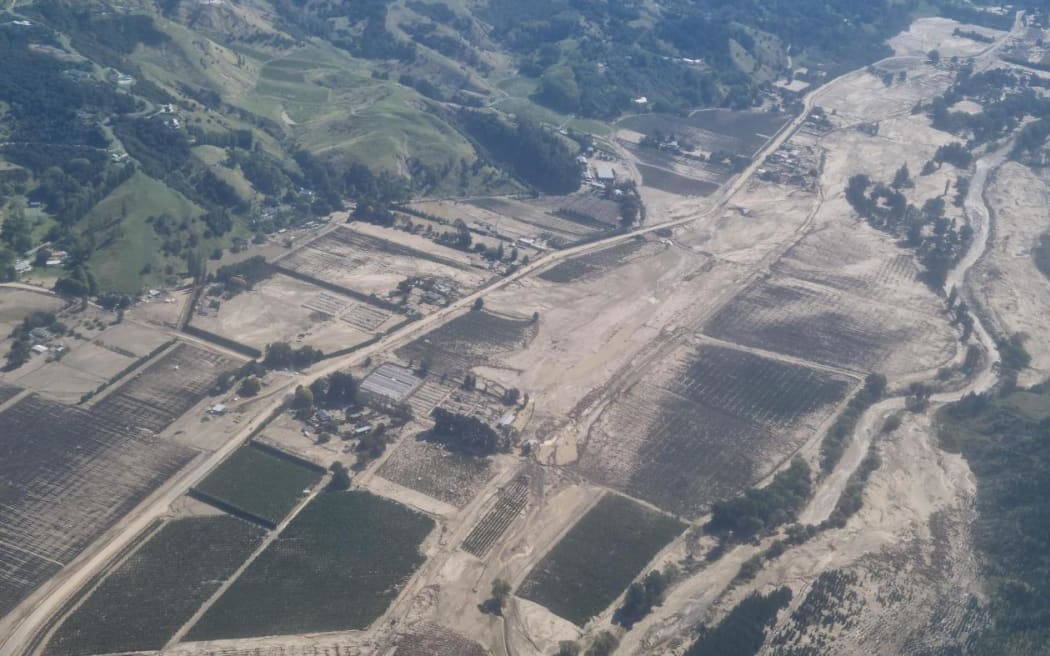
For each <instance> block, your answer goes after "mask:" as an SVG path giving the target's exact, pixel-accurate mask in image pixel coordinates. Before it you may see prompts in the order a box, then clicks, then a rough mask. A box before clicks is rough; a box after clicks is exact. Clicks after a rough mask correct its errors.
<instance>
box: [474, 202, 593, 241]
mask: <svg viewBox="0 0 1050 656" xmlns="http://www.w3.org/2000/svg"><path fill="white" fill-rule="evenodd" d="M570 198H571V197H570ZM469 204H470V205H473V206H475V207H479V208H481V209H483V210H487V211H489V212H492V213H493V214H497V215H499V216H502V217H507V218H509V219H511V220H513V221H517V222H520V223H523V224H526V225H528V226H531V227H532V230H530V233H532V234H535V233H536V231H539V233H540V234H542V233H545V232H546V233H550V234H551V235H553V236H555V237H559V238H561V239H563V240H566V241H573V240H574V239H579V238H580V237H583V236H586V235H590V234H594V233H595V232H596V228H597V226H595V225H593V224H588V223H581V222H580V221H573V220H571V219H567V218H564V217H560V216H556V214H555V213H556V212H557V210H558V209H559V208H560V207H562V206H563V205H564V204H565V201H563V200H562V199H560V198H559V199H550V200H547V201H543V202H539V201H536V202H534V201H524V200H516V199H513V198H479V199H477V200H473V201H470V202H469ZM500 225H502V223H501V224H500Z"/></svg>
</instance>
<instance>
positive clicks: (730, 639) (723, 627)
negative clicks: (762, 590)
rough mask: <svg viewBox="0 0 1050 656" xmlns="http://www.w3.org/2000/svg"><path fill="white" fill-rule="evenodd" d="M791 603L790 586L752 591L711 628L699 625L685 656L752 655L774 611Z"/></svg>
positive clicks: (762, 640) (760, 646)
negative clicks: (765, 592) (697, 633)
mask: <svg viewBox="0 0 1050 656" xmlns="http://www.w3.org/2000/svg"><path fill="white" fill-rule="evenodd" d="M790 602H791V589H790V588H786V587H784V588H779V589H777V590H774V591H773V592H770V593H769V594H767V595H762V594H759V593H757V592H752V593H751V594H750V595H748V596H747V597H745V598H744V600H743V601H741V602H740V603H739V604H737V605H736V607H734V608H733V610H731V611H729V614H728V615H726V616H725V618H724V619H723V620H722V621H721V622H720V623H719V624H718V626H716V627H715V628H713V629H711V628H707V627H701V628H700V637H698V638H697V639H696V642H694V643H693V645H692V646H691V647H689V649H688V651H686V652H685V654H686V656H726V654H733V656H754V654H757V653H758V650H759V649H761V648H762V643H763V642H764V641H765V639H766V629H767V628H768V627H770V626H773V624H774V623H775V622H776V618H777V613H779V612H780V609H782V608H784V607H785V606H787V605H788V604H789V603H790Z"/></svg>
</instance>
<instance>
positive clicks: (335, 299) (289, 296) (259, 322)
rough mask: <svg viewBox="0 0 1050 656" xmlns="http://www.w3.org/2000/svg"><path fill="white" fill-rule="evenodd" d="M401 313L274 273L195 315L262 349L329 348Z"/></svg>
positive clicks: (208, 326)
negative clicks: (215, 307)
mask: <svg viewBox="0 0 1050 656" xmlns="http://www.w3.org/2000/svg"><path fill="white" fill-rule="evenodd" d="M202 305H206V304H205V303H202ZM400 319H401V317H400V315H398V314H396V313H394V312H393V311H392V310H389V309H384V308H381V307H378V306H376V305H373V304H371V303H368V302H365V301H362V300H359V299H353V298H351V297H349V296H347V295H345V294H340V293H338V292H335V291H333V290H328V289H323V288H321V287H318V286H317V285H314V284H312V283H309V282H306V281H303V280H297V279H295V278H292V277H289V276H286V275H283V274H276V275H274V276H272V277H270V278H268V279H267V280H265V281H263V282H261V283H258V284H257V285H255V287H254V288H253V289H252V291H251V292H250V293H246V294H238V295H237V296H235V297H233V298H232V299H229V300H226V301H222V302H221V305H220V306H219V309H218V310H213V309H207V310H206V314H204V315H200V314H198V315H197V316H194V317H193V320H192V321H193V325H194V326H197V327H199V328H202V329H204V330H207V331H208V332H211V333H215V334H216V335H220V336H222V337H226V338H228V339H232V340H234V341H236V342H240V343H242V344H246V345H248V346H252V347H254V348H257V349H259V350H262V349H264V348H265V347H266V345H267V344H270V343H272V342H278V341H284V342H290V343H302V344H309V345H310V346H313V347H314V348H319V349H321V350H322V351H325V352H331V351H337V350H339V349H343V348H348V347H351V346H354V345H355V344H360V343H361V342H364V341H367V340H368V339H370V338H372V337H373V336H375V335H376V334H377V333H380V332H382V331H383V330H384V329H385V328H387V327H389V326H391V325H393V324H394V323H396V322H397V321H399V320H400Z"/></svg>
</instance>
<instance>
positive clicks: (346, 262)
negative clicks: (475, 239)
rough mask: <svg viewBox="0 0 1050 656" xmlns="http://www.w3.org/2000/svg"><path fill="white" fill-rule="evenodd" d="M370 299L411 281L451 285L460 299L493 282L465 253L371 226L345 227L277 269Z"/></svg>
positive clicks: (295, 253)
mask: <svg viewBox="0 0 1050 656" xmlns="http://www.w3.org/2000/svg"><path fill="white" fill-rule="evenodd" d="M275 264H276V265H277V266H278V267H279V268H281V269H287V270H290V271H293V272H296V273H299V274H302V275H306V276H309V277H312V278H315V279H318V280H321V281H324V282H327V283H331V284H334V285H338V286H340V287H343V288H346V289H347V290H351V291H352V292H356V293H358V294H363V295H364V296H366V297H379V298H385V297H386V296H387V294H389V293H390V292H391V291H394V290H395V289H396V288H397V284H398V283H399V282H401V281H402V280H404V279H405V278H409V277H413V276H415V277H431V278H436V279H440V280H443V281H447V282H449V283H450V284H451V285H452V286H453V288H455V289H458V290H460V292H461V293H463V292H467V291H470V290H473V289H475V288H477V287H479V286H481V284H482V283H483V282H484V281H485V280H487V279H488V278H489V274H488V273H487V272H486V271H484V270H482V269H479V268H475V267H474V265H473V262H472V260H471V259H470V256H469V255H468V254H466V253H463V252H460V251H456V250H453V249H451V248H446V247H444V246H439V245H437V244H434V243H432V242H430V241H429V240H427V239H424V238H422V237H416V236H413V235H408V234H406V233H404V232H401V231H398V230H385V229H382V228H377V227H375V226H369V225H355V226H354V227H353V228H349V227H346V226H340V227H338V228H336V229H335V230H333V231H331V232H329V233H326V234H325V235H323V236H321V237H319V238H318V239H315V240H313V241H311V242H309V243H308V244H307V245H306V246H304V247H303V248H300V249H298V250H295V251H293V252H292V253H290V254H288V255H287V256H285V257H283V258H281V259H279V260H277V262H276V263H275Z"/></svg>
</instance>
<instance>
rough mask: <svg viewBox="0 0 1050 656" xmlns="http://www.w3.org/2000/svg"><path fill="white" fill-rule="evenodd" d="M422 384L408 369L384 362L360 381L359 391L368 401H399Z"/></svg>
mask: <svg viewBox="0 0 1050 656" xmlns="http://www.w3.org/2000/svg"><path fill="white" fill-rule="evenodd" d="M422 384H423V381H422V380H421V379H420V378H419V377H417V376H416V375H415V374H413V373H412V372H411V371H410V370H408V369H406V368H405V367H401V366H398V365H396V364H394V363H392V362H386V363H383V364H381V365H379V366H378V367H377V368H376V369H375V371H373V372H372V373H370V374H368V376H366V377H365V379H364V380H363V381H361V387H360V391H361V393H362V394H363V395H364V397H365V399H366V400H367V401H368V402H370V403H374V404H377V405H383V404H388V403H401V402H402V401H404V400H405V399H407V398H408V397H409V395H411V394H412V392H414V391H416V389H417V388H418V387H419V386H420V385H422Z"/></svg>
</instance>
